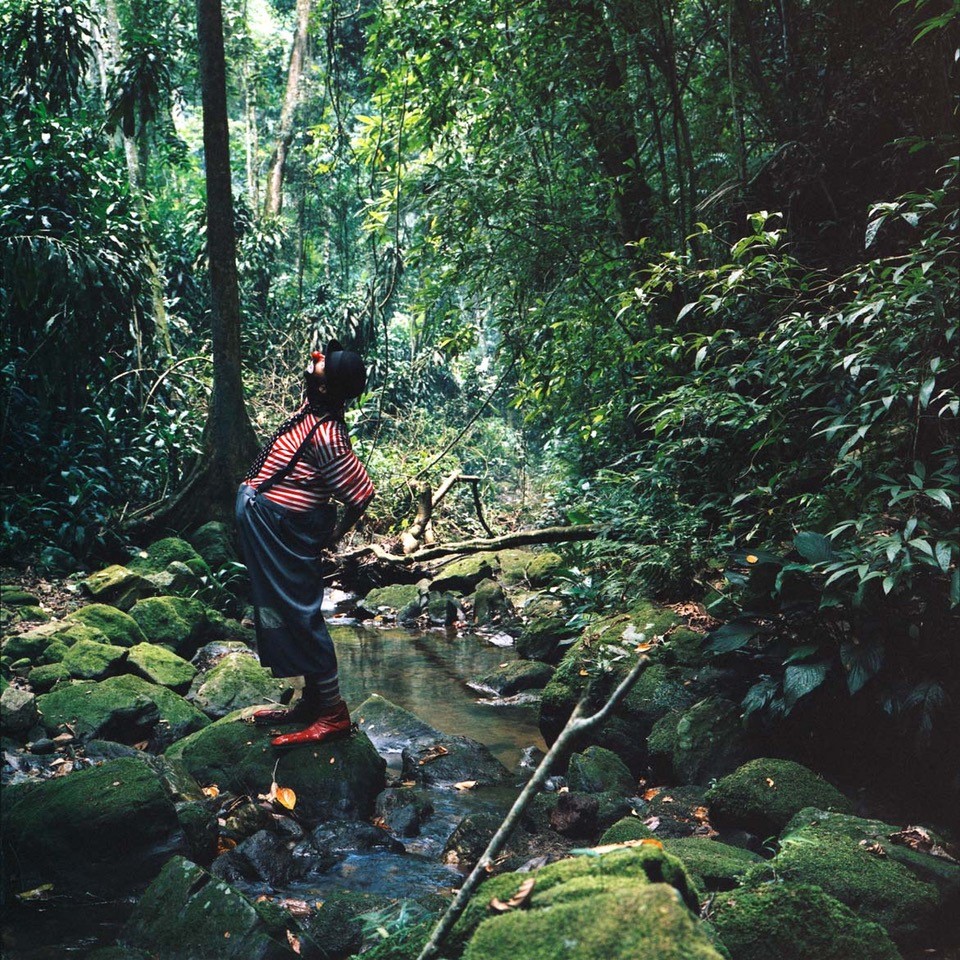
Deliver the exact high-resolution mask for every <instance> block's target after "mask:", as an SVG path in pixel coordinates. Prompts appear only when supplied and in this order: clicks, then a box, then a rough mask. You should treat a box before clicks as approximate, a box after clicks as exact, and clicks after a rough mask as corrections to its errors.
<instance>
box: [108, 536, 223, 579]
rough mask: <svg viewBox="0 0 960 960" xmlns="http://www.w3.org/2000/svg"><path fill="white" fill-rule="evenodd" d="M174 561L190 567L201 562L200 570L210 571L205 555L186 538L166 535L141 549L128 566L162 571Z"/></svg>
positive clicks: (140, 571)
mask: <svg viewBox="0 0 960 960" xmlns="http://www.w3.org/2000/svg"><path fill="white" fill-rule="evenodd" d="M174 562H178V563H184V564H186V565H187V566H188V567H190V566H191V565H197V564H198V563H199V564H201V565H202V566H201V567H200V568H199V569H200V570H202V571H205V572H206V573H209V572H210V569H209V567H207V564H206V561H205V560H204V559H203V557H201V556H200V554H199V553H197V551H196V550H194V548H193V547H192V546H190V544H189V543H187V541H186V540H181V539H180V538H179V537H164V538H163V539H162V540H156V541H154V542H153V543H151V544H150V546H149V547H147V549H146V550H141V551H140V553H139V554H138V555H137V556H136V557H134V558H133V559H131V560H129V561H128V562H127V568H128V569H129V570H134V571H136V572H137V573H143V574H148V573H162V572H163V571H164V570H166V569H167V567H169V566H170V564H171V563H174Z"/></svg>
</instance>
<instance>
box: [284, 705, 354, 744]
mask: <svg viewBox="0 0 960 960" xmlns="http://www.w3.org/2000/svg"><path fill="white" fill-rule="evenodd" d="M350 727H351V723H350V711H349V710H347V705H346V703H345V702H344V701H343V700H341V701H340V702H339V703H338V704H337V705H336V706H335V707H330V708H329V709H328V710H327V711H326V712H325V713H321V714H320V716H319V717H317V718H316V719H315V720H314V721H313V723H311V724H310V726H309V727H306V728H305V729H303V730H298V731H297V732H296V733H285V734H283V736H280V737H274V738H273V739H272V740H271V741H270V743H271V744H272V745H273V746H275V747H303V746H308V745H310V744H316V743H323V742H325V741H327V740H336V739H337V738H338V737H345V736H347V734H349V733H350Z"/></svg>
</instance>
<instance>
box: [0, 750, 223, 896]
mask: <svg viewBox="0 0 960 960" xmlns="http://www.w3.org/2000/svg"><path fill="white" fill-rule="evenodd" d="M188 780H189V778H187V776H186V774H185V773H184V772H183V771H182V770H174V769H173V768H171V767H170V766H169V765H164V764H161V763H159V762H158V761H155V760H151V759H149V758H146V757H121V758H119V759H116V760H109V761H106V762H104V763H103V764H101V765H100V766H96V767H89V768H87V769H84V770H78V771H75V772H74V773H71V774H70V775H69V776H66V777H56V778H54V779H52V780H44V781H41V782H37V783H24V784H17V785H15V786H11V787H7V788H6V789H5V791H4V803H3V845H4V853H5V857H4V859H5V860H6V864H7V869H9V870H11V871H15V874H16V875H15V876H13V877H11V880H12V881H13V885H14V886H16V888H17V889H19V890H29V889H32V888H34V887H36V886H38V885H40V884H42V883H54V884H55V885H56V887H57V889H58V890H60V891H61V892H66V891H76V892H83V893H88V892H103V893H106V892H112V893H119V894H123V895H128V894H129V892H130V888H131V886H132V885H135V884H136V883H137V882H141V881H143V880H146V879H149V878H150V877H151V876H154V875H155V874H156V872H157V871H158V870H159V869H160V867H161V865H162V864H163V863H164V862H165V861H166V860H167V859H168V858H169V857H170V854H171V853H175V852H185V853H194V854H196V855H199V854H201V853H202V852H203V851H201V850H194V849H193V848H192V845H191V836H190V834H194V835H196V832H195V830H194V829H193V827H192V826H191V828H190V829H189V830H187V829H185V828H184V824H183V822H182V820H183V816H184V814H188V815H189V816H194V815H195V814H196V813H197V802H196V801H193V800H190V799H188V798H187V797H185V796H184V794H183V792H182V791H183V789H184V784H185V783H186V782H187V781H188ZM190 786H191V787H192V789H193V790H196V789H197V788H196V784H192V783H191V784H190ZM199 811H200V813H201V815H205V816H206V819H207V821H208V825H209V827H210V830H209V834H208V835H209V838H210V839H211V840H212V838H213V837H214V836H215V830H214V827H213V817H212V815H211V814H203V808H202V805H200V806H199Z"/></svg>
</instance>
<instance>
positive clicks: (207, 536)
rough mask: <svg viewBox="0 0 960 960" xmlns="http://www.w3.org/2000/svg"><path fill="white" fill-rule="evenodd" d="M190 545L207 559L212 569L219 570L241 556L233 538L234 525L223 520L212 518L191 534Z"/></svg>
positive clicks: (236, 560)
mask: <svg viewBox="0 0 960 960" xmlns="http://www.w3.org/2000/svg"><path fill="white" fill-rule="evenodd" d="M190 545H191V546H192V547H193V548H194V549H195V550H196V551H197V553H199V554H200V556H201V557H203V559H204V560H205V561H206V563H207V566H208V567H209V568H210V569H211V570H219V569H220V568H221V567H223V566H225V565H226V564H228V563H236V562H238V561H239V559H240V557H239V555H238V554H237V548H236V546H235V544H234V539H233V527H232V526H231V525H230V524H228V523H224V522H223V521H222V520H211V521H210V522H209V523H205V524H204V525H203V526H202V527H197V529H196V530H194V532H193V533H191V534H190Z"/></svg>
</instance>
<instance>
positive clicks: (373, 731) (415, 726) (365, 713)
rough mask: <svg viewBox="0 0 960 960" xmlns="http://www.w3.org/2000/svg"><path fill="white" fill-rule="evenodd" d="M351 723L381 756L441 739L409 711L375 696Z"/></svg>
mask: <svg viewBox="0 0 960 960" xmlns="http://www.w3.org/2000/svg"><path fill="white" fill-rule="evenodd" d="M353 719H354V721H355V722H356V724H357V726H358V727H360V729H361V730H362V731H363V732H364V733H365V734H366V735H367V736H368V737H369V738H370V740H371V741H372V743H373V745H374V746H375V747H376V748H377V750H379V751H380V752H381V753H399V752H400V751H401V750H402V749H403V748H404V747H406V746H409V745H411V744H418V743H423V744H429V743H435V742H436V741H437V740H438V739H439V738H440V737H441V736H442V734H441V733H440V731H439V730H435V729H434V728H433V727H431V726H430V725H429V724H427V723H424V722H423V721H422V720H421V719H420V718H419V717H417V716H415V715H414V714H412V713H411V712H410V711H409V710H404V709H403V707H398V706H397V705H396V704H395V703H391V702H390V701H389V700H387V699H386V698H385V697H381V696H380V695H379V694H376V693H375V694H372V695H371V696H369V697H367V699H366V700H364V701H363V703H361V704H360V706H359V707H357V709H356V710H354V711H353Z"/></svg>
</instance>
